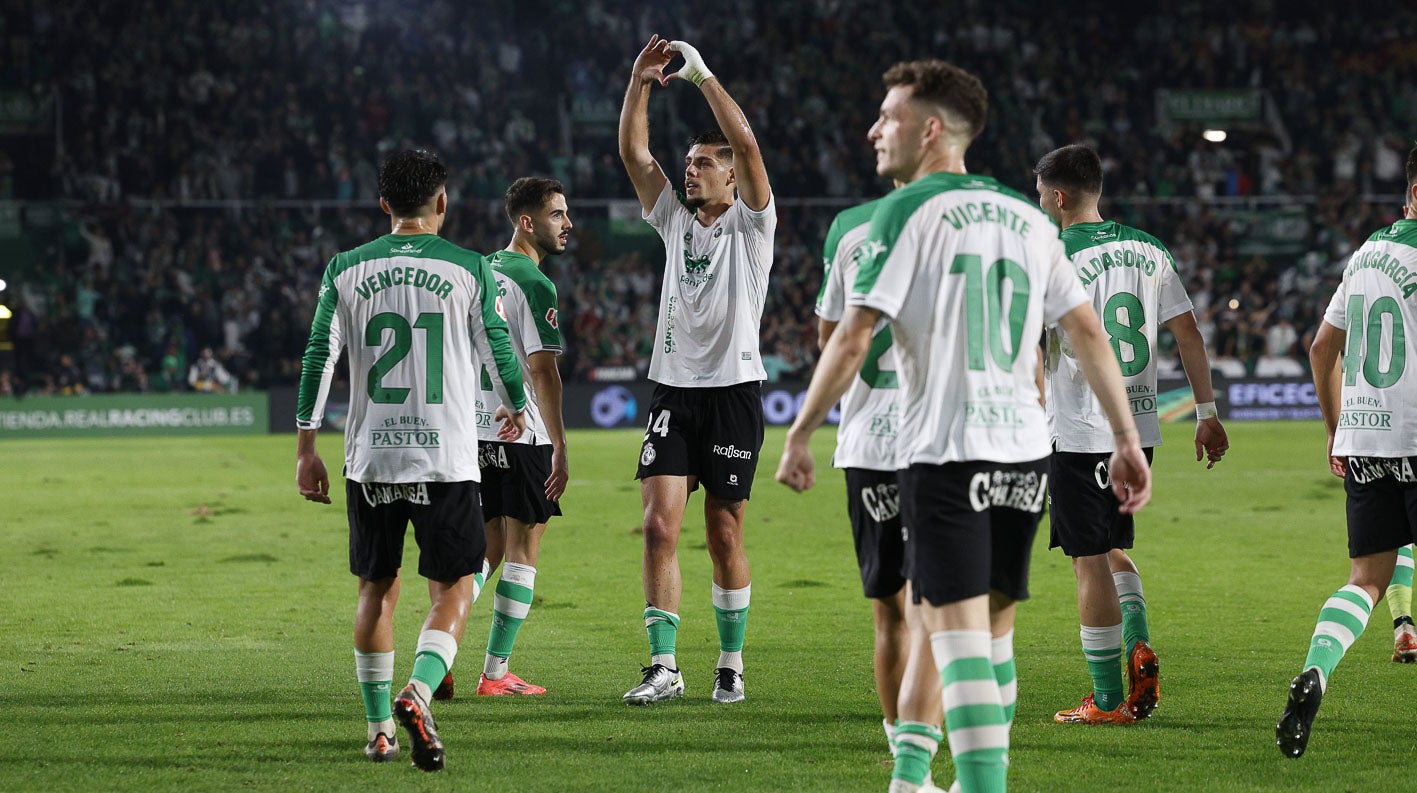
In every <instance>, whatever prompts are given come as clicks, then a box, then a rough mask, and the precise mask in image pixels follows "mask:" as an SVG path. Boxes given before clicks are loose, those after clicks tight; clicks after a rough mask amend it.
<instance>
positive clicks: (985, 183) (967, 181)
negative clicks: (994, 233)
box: [852, 171, 1041, 295]
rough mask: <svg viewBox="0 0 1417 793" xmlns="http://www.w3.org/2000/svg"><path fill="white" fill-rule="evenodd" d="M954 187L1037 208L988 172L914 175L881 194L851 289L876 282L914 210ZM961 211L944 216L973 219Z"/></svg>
mask: <svg viewBox="0 0 1417 793" xmlns="http://www.w3.org/2000/svg"><path fill="white" fill-rule="evenodd" d="M953 190H985V191H988V192H992V193H999V194H1001V195H1005V196H1008V197H1009V198H1013V199H1016V200H1018V201H1022V202H1023V203H1024V205H1025V206H1028V207H1031V208H1033V209H1034V210H1037V209H1038V207H1037V206H1035V205H1034V204H1033V203H1032V202H1030V201H1029V200H1028V199H1027V198H1024V197H1023V194H1022V193H1019V192H1017V191H1015V190H1011V189H1009V188H1007V187H1005V186H1003V185H1001V184H999V183H998V182H996V181H995V180H994V179H993V178H992V177H988V176H975V175H973V174H965V173H946V172H944V171H940V172H938V173H932V174H930V175H928V176H923V177H921V178H919V179H916V180H915V181H913V182H911V183H910V184H908V185H906V186H904V187H901V188H898V189H896V190H894V191H892V192H891V193H890V194H889V195H887V196H886V197H885V198H882V199H881V202H880V204H879V205H878V206H877V207H876V212H875V213H874V214H873V215H872V216H871V231H870V232H869V233H868V234H867V235H866V241H865V242H864V243H862V245H861V253H860V254H859V255H860V256H861V266H860V268H859V269H858V270H857V271H856V283H855V285H854V286H853V288H852V292H854V293H855V294H858V295H864V294H867V293H869V292H870V291H871V288H872V287H874V286H875V285H876V279H878V278H880V276H881V269H882V268H883V267H885V264H886V260H887V259H889V258H890V254H891V251H892V249H893V248H894V247H895V244H896V242H897V241H898V240H899V239H900V235H901V232H903V231H904V230H905V225H906V223H908V222H909V221H910V218H911V217H912V216H914V215H915V212H916V210H918V209H920V207H921V205H923V204H924V203H925V202H926V201H929V200H930V199H932V198H934V197H935V196H938V195H941V194H943V193H948V192H950V191H953ZM991 206H992V205H991ZM962 211H963V210H958V211H956V212H955V213H951V214H950V215H946V216H945V220H946V221H947V222H949V223H950V224H951V225H954V226H955V228H957V229H958V228H962V227H963V225H964V224H965V223H969V222H974V218H971V217H970V216H968V215H967V214H966V215H963V216H960V215H959V212H962ZM1010 211H1012V210H1010ZM1040 214H1041V211H1040ZM1022 222H1023V223H1024V225H1025V227H1026V226H1027V223H1028V221H1027V220H1026V219H1024V220H1022Z"/></svg>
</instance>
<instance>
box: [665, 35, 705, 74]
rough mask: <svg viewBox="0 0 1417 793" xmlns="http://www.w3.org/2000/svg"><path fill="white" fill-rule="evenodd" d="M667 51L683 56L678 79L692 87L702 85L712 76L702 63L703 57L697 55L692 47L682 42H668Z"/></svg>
mask: <svg viewBox="0 0 1417 793" xmlns="http://www.w3.org/2000/svg"><path fill="white" fill-rule="evenodd" d="M669 49H671V50H673V51H674V52H677V53H679V54H680V55H683V56H684V66H683V68H681V69H679V77H680V78H682V79H684V80H688V81H689V82H691V83H693V84H694V85H703V84H704V80H707V79H708V78H710V77H712V76H713V72H711V71H709V67H708V65H707V64H705V63H704V57H703V56H702V55H700V54H699V51H698V49H696V48H695V47H694V45H692V44H689V43H687V42H683V41H671V42H669Z"/></svg>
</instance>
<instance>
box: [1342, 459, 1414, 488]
mask: <svg viewBox="0 0 1417 793" xmlns="http://www.w3.org/2000/svg"><path fill="white" fill-rule="evenodd" d="M1348 473H1350V474H1352V476H1353V481H1354V482H1357V483H1358V484H1360V485H1366V484H1368V483H1369V482H1376V481H1378V480H1379V479H1383V478H1385V477H1392V478H1393V480H1394V481H1397V482H1417V474H1414V473H1413V471H1412V458H1410V457H1349V458H1348Z"/></svg>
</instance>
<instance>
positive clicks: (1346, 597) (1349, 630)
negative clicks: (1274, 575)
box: [1304, 584, 1373, 691]
mask: <svg viewBox="0 0 1417 793" xmlns="http://www.w3.org/2000/svg"><path fill="white" fill-rule="evenodd" d="M1372 613H1373V601H1372V599H1370V598H1369V597H1368V593H1367V592H1364V591H1363V590H1362V589H1361V588H1360V587H1356V586H1353V585H1352V584H1349V585H1347V586H1345V587H1343V588H1342V589H1340V590H1338V591H1337V592H1334V593H1333V596H1332V597H1330V598H1329V599H1328V600H1326V601H1324V605H1323V608H1321V609H1319V621H1318V623H1317V624H1316V625H1314V636H1313V638H1312V639H1310V640H1309V656H1308V657H1307V658H1305V659H1304V668H1305V669H1311V668H1312V669H1317V670H1319V677H1320V682H1321V683H1322V684H1323V689H1324V690H1325V691H1327V690H1328V678H1329V676H1330V675H1332V674H1333V670H1334V668H1335V667H1337V666H1338V662H1339V661H1341V660H1343V654H1344V653H1346V652H1348V648H1349V647H1352V646H1353V642H1355V641H1357V640H1358V637H1359V636H1362V635H1363V629H1364V628H1366V627H1368V617H1369V616H1371V615H1372Z"/></svg>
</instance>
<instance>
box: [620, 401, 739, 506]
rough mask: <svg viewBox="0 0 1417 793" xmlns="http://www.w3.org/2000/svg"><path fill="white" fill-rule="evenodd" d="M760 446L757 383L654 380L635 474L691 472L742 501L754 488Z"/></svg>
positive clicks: (714, 489) (731, 498)
mask: <svg viewBox="0 0 1417 793" xmlns="http://www.w3.org/2000/svg"><path fill="white" fill-rule="evenodd" d="M762 448H763V395H762V387H761V384H759V383H739V384H738V385H730V386H716V387H712V388H679V387H677V386H668V385H662V384H657V385H655V387H654V400H653V401H652V402H651V403H650V407H649V424H648V425H647V426H646V428H645V439H644V443H643V445H641V446H640V467H639V470H638V471H637V472H636V473H635V478H636V479H645V478H647V477H651V476H691V477H695V478H696V479H697V480H698V483H701V484H703V486H704V489H705V490H707V491H708V492H710V493H712V494H713V495H715V496H717V497H719V498H721V499H724V500H725V501H739V500H744V499H747V498H748V496H749V494H750V493H751V492H752V490H753V473H754V472H755V471H756V470H757V468H758V453H759V452H761V451H762ZM694 487H695V488H696V487H697V484H695V486H694ZM693 490H694V488H690V492H693Z"/></svg>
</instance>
